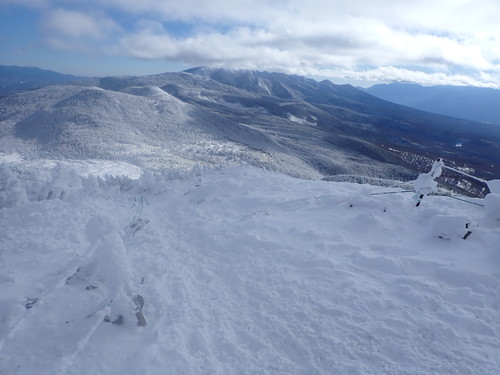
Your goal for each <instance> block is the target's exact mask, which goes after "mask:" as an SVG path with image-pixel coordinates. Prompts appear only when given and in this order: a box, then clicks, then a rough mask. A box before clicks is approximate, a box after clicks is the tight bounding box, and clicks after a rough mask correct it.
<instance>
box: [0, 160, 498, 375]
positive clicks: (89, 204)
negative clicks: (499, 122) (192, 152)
mask: <svg viewBox="0 0 500 375" xmlns="http://www.w3.org/2000/svg"><path fill="white" fill-rule="evenodd" d="M6 168H7V167H5V168H4V169H3V170H2V179H3V180H2V181H7V180H8V181H9V185H8V186H10V188H9V189H8V190H6V189H4V190H3V191H2V192H1V193H2V194H3V195H2V196H3V197H8V199H7V198H4V199H3V201H2V200H0V202H3V206H4V207H3V208H1V209H0V226H1V227H2V228H3V230H2V232H1V234H0V240H1V241H0V243H1V251H0V275H1V276H0V284H1V291H2V292H1V294H0V307H1V308H0V321H1V322H2V324H1V325H0V374H2V375H3V374H4V373H5V374H11V373H17V374H30V373H34V372H33V371H34V369H36V372H37V373H40V374H88V373H98V374H136V373H141V374H263V373H265V374H335V373H338V374H398V375H400V374H445V373H449V374H481V375H483V374H496V373H497V371H498V368H500V360H499V358H500V339H499V338H498V336H499V327H500V323H499V322H500V302H499V301H500V298H499V297H500V296H499V292H498V291H499V290H500V274H499V272H498V267H497V264H498V261H499V260H500V253H499V249H498V239H499V238H500V225H499V223H498V222H497V221H495V220H494V219H491V218H490V217H488V216H487V215H485V211H484V209H483V208H482V207H479V206H475V205H470V204H467V203H464V202H459V201H455V200H451V199H450V198H447V197H435V196H428V197H425V198H424V200H423V201H422V203H421V206H420V207H418V208H417V207H415V201H414V200H413V197H412V194H411V193H400V194H384V195H371V194H373V193H380V192H386V193H387V192H391V191H397V190H398V189H390V188H382V187H374V186H370V185H358V184H350V183H339V182H325V181H306V180H300V179H294V178H291V177H288V176H284V175H280V174H275V173H271V172H265V171H262V170H258V169H253V168H235V169H220V170H206V171H193V172H191V173H180V172H179V173H177V174H175V175H173V174H170V175H169V174H164V175H158V174H152V173H145V174H144V175H143V177H141V178H140V179H138V180H131V179H127V178H108V179H101V178H96V177H95V176H89V177H86V178H82V177H78V176H77V175H75V174H74V173H72V170H71V169H69V168H65V167H59V170H57V169H56V170H52V171H51V172H48V173H44V172H43V171H37V172H35V171H26V170H23V171H22V173H20V172H19V170H16V169H14V170H12V169H10V168H9V170H7V169H6ZM37 174H43V176H44V177H43V178H41V177H40V176H39V175H37ZM34 177H38V178H34ZM35 180H36V181H41V182H39V183H37V184H35V183H34V182H33V181H35ZM2 186H7V185H3V184H2ZM49 192H52V194H49ZM56 193H57V194H56ZM476 202H479V201H476ZM467 222H471V223H474V226H473V228H472V234H471V235H470V236H469V237H468V238H467V240H463V239H462V236H463V234H465V232H464V231H466V228H465V224H466V223H467ZM68 279H69V280H68ZM89 286H96V288H94V289H86V288H87V287H89ZM137 293H139V294H140V295H142V296H143V297H144V300H145V305H144V315H145V317H146V320H147V322H148V325H147V326H146V327H140V326H137V321H136V317H135V312H136V306H134V304H133V302H132V297H133V296H134V295H136V294H137ZM28 298H29V300H28ZM34 298H38V300H37V301H36V302H34V303H33V304H32V306H31V307H30V308H27V307H26V306H27V304H28V302H29V301H32V300H33V299H34ZM106 315H107V316H110V317H111V319H110V320H114V319H115V318H116V317H117V316H118V315H122V316H123V324H121V325H119V324H112V323H111V322H108V323H106V322H104V321H103V320H104V316H106ZM67 322H69V323H67Z"/></svg>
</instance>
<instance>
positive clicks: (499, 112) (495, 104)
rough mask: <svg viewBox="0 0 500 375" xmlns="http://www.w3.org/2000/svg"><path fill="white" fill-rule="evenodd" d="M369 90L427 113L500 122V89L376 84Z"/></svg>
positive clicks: (368, 89) (378, 95)
mask: <svg viewBox="0 0 500 375" xmlns="http://www.w3.org/2000/svg"><path fill="white" fill-rule="evenodd" d="M365 91H366V92H368V93H370V94H372V95H375V96H377V97H379V98H381V99H384V100H388V101H390V102H393V103H397V104H402V105H406V106H409V107H413V108H417V109H421V110H423V111H427V112H433V113H439V114H442V115H447V116H453V117H458V118H463V119H467V120H472V121H481V122H489V123H494V124H500V90H495V89H490V88H483V87H464V86H432V87H424V86H420V85H417V84H408V83H391V84H387V85H375V86H372V87H370V88H367V89H365Z"/></svg>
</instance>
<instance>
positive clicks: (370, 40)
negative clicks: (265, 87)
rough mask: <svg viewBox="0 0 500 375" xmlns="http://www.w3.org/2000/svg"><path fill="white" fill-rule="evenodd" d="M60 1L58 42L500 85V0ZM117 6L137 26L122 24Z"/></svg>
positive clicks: (198, 59) (229, 62)
mask: <svg viewBox="0 0 500 375" xmlns="http://www.w3.org/2000/svg"><path fill="white" fill-rule="evenodd" d="M0 1H9V2H14V1H17V2H19V1H23V0H0ZM38 1H40V0H38ZM47 1H49V0H47ZM51 4H52V6H53V7H55V8H56V9H55V10H51V11H50V12H49V13H48V14H47V16H46V17H45V19H44V22H43V23H42V25H43V27H44V29H45V30H46V31H47V32H48V34H49V35H50V37H51V40H52V41H53V45H54V46H56V45H57V43H55V42H54V41H57V42H59V45H61V46H63V45H71V44H72V42H73V40H76V41H77V42H78V43H81V42H82V40H83V39H85V38H88V39H89V40H92V39H93V40H97V39H100V40H103V41H106V42H107V43H108V44H109V45H112V46H113V48H111V49H110V51H113V52H114V53H117V54H121V55H125V56H135V57H140V58H143V59H165V60H169V61H175V62H180V63H184V64H190V65H211V64H215V65H225V66H228V67H233V68H256V69H268V70H280V71H286V72H292V73H298V74H303V73H304V72H318V73H323V74H320V75H323V76H324V75H325V74H326V72H330V74H345V72H351V74H352V75H353V76H363V74H364V76H366V77H372V78H373V79H375V78H377V79H381V80H386V81H388V80H404V79H402V77H401V76H402V75H404V74H407V75H408V77H413V78H414V79H419V80H420V81H419V82H421V83H424V82H423V81H432V80H435V82H436V83H437V82H443V81H446V82H448V83H455V84H464V82H466V81H467V80H466V79H465V78H464V77H469V78H470V82H475V83H476V84H481V85H496V86H500V79H499V73H500V24H499V23H498V19H500V4H499V3H498V1H497V0H474V1H472V0H440V1H435V0H419V1H414V0H373V1H366V0H350V1H344V0H310V1H302V0H300V1H299V0H277V1H273V2H271V1H267V0H241V1H228V0H183V1H160V0H141V1H137V0H87V1H86V2H85V6H84V8H85V10H87V9H88V7H89V4H91V5H93V7H95V9H99V11H96V12H92V13H88V12H87V11H83V10H81V11H79V10H78V9H80V8H79V7H83V5H82V2H81V1H77V0H52V1H51ZM62 5H64V6H65V7H66V8H68V9H69V7H71V9H73V10H63V9H61V8H58V6H62ZM115 12H120V13H121V14H128V17H132V18H136V20H137V22H136V23H135V26H134V27H133V28H129V29H128V30H126V29H125V26H123V25H122V26H123V28H122V30H121V32H120V33H117V31H119V28H120V27H119V26H118V24H117V22H115V21H113V19H112V16H111V15H112V14H115ZM105 14H107V15H105ZM172 22H174V23H175V22H181V23H184V24H187V25H188V26H189V27H188V28H190V29H191V32H190V33H187V32H184V33H182V34H179V33H177V30H176V28H175V25H174V26H172ZM118 34H119V35H118ZM111 36H113V38H111ZM106 38H109V39H106ZM78 43H77V44H78ZM376 67H378V68H376ZM417 73H419V74H417ZM384 77H385V78H384ZM406 80H410V79H409V78H407V79H406Z"/></svg>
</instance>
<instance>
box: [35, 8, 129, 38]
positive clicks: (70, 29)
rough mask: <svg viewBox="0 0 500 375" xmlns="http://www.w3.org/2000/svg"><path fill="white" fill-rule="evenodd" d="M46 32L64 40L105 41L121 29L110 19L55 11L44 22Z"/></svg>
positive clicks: (74, 12)
mask: <svg viewBox="0 0 500 375" xmlns="http://www.w3.org/2000/svg"><path fill="white" fill-rule="evenodd" d="M42 27H43V28H44V30H45V31H47V32H49V33H51V34H56V35H59V36H61V37H64V38H82V37H89V38H95V39H103V38H106V37H107V36H109V35H110V34H111V33H112V32H114V31H117V30H119V29H120V27H119V26H118V24H117V23H116V22H115V21H113V20H112V19H110V18H107V17H105V16H101V15H90V14H85V13H81V12H78V11H73V10H65V9H54V10H51V11H49V12H47V14H46V15H45V17H44V18H43V20H42Z"/></svg>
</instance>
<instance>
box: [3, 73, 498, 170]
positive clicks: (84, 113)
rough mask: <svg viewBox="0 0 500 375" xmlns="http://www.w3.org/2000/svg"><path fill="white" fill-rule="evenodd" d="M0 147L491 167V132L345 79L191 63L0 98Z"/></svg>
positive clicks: (494, 144)
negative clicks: (334, 80)
mask: <svg viewBox="0 0 500 375" xmlns="http://www.w3.org/2000/svg"><path fill="white" fill-rule="evenodd" d="M0 110H1V113H0V121H1V127H0V132H1V133H0V146H1V148H2V150H3V153H4V154H13V153H18V154H22V155H23V157H25V158H27V159H40V158H44V159H67V158H70V159H80V160H87V159H100V160H120V161H126V162H130V163H133V164H135V165H138V166H143V167H147V168H154V169H161V168H169V167H181V168H190V167H192V166H193V165H202V166H203V165H218V166H231V165H241V164H248V165H254V166H258V167H265V168H267V169H271V170H275V171H280V172H284V173H287V174H290V175H292V176H300V177H307V178H320V177H325V176H331V175H339V174H348V175H362V176H369V177H378V178H399V179H403V180H408V179H410V178H413V177H415V176H416V173H415V172H416V171H422V170H425V169H426V168H428V166H429V163H430V162H431V161H432V160H433V159H435V158H437V157H443V158H445V159H446V160H447V162H448V163H449V164H450V165H455V166H458V167H464V168H467V169H468V170H469V171H474V172H475V173H476V174H478V175H479V176H482V177H485V178H493V177H495V176H499V175H500V169H499V168H500V167H499V161H500V128H498V127H492V126H488V125H486V124H478V123H471V122H467V121H463V120H458V119H453V118H448V117H444V116H437V115H432V114H428V113H425V112H420V111H417V110H413V109H410V108H407V107H403V106H398V105H394V104H391V103H388V102H385V101H383V100H380V99H377V98H375V97H373V96H371V95H368V94H366V93H364V92H362V91H360V90H358V89H356V88H354V87H352V86H349V85H343V86H339V85H334V84H332V83H331V82H329V81H324V82H316V81H314V80H311V79H307V78H304V77H298V76H289V75H284V74H277V73H263V72H253V71H229V70H224V69H207V68H196V69H191V70H189V71H186V72H180V73H167V74H161V75H154V76H144V77H107V78H102V79H99V80H98V81H96V82H95V85H94V86H52V87H46V88H42V89H40V90H36V91H32V92H23V93H17V94H14V95H10V96H8V97H6V98H4V99H2V100H0Z"/></svg>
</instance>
